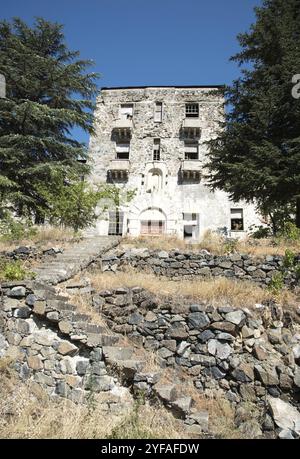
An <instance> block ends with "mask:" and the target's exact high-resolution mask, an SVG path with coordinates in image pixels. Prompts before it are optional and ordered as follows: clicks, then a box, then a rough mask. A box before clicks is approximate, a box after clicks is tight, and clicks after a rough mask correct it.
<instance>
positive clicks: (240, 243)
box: [121, 230, 300, 257]
mask: <svg viewBox="0 0 300 459" xmlns="http://www.w3.org/2000/svg"><path fill="white" fill-rule="evenodd" d="M121 245H122V246H123V245H125V246H127V247H141V248H142V247H143V248H148V249H150V250H167V251H169V250H173V249H179V250H183V251H191V252H199V250H202V249H205V250H208V251H209V252H211V253H213V254H214V255H226V254H229V253H232V252H238V253H244V254H248V255H253V256H256V257H263V256H266V255H284V254H285V251H286V249H290V250H293V251H294V252H296V253H297V252H300V241H290V242H287V241H284V240H280V239H272V238H269V239H254V238H251V237H249V236H245V237H244V238H243V239H239V240H236V242H235V241H233V242H228V241H226V239H224V238H223V237H222V236H220V235H218V234H216V233H214V232H212V231H210V230H208V231H206V233H205V234H204V236H203V238H202V239H201V241H200V242H199V243H198V244H189V243H187V242H185V241H184V240H182V239H178V238H176V237H174V236H156V237H138V238H124V239H123V240H122V244H121Z"/></svg>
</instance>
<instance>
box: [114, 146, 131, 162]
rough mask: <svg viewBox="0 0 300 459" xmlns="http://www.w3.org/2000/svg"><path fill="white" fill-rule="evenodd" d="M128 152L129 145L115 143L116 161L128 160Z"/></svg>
mask: <svg viewBox="0 0 300 459" xmlns="http://www.w3.org/2000/svg"><path fill="white" fill-rule="evenodd" d="M129 150H130V143H129V142H126V143H121V142H117V143H116V158H117V159H129Z"/></svg>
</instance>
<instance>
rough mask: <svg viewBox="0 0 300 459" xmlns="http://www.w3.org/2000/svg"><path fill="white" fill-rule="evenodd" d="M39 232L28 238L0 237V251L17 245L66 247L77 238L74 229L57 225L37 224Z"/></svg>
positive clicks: (11, 248)
mask: <svg viewBox="0 0 300 459" xmlns="http://www.w3.org/2000/svg"><path fill="white" fill-rule="evenodd" d="M35 228H36V230H37V234H35V235H33V236H31V237H30V238H28V239H20V240H17V241H6V240H5V241H4V240H1V239H0V252H4V251H9V250H13V249H14V248H15V247H16V246H22V245H24V246H30V245H37V246H40V247H42V248H45V249H47V248H49V247H53V246H55V245H57V244H59V246H63V247H66V246H68V245H69V244H70V243H71V242H72V241H74V239H75V235H74V231H73V230H71V229H68V228H60V227H56V226H36V227H35Z"/></svg>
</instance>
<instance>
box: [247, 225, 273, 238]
mask: <svg viewBox="0 0 300 459" xmlns="http://www.w3.org/2000/svg"><path fill="white" fill-rule="evenodd" d="M255 228H257V229H256V230H255V231H253V233H251V237H253V238H254V239H265V238H268V237H270V236H271V235H272V232H271V230H270V228H269V227H264V226H259V227H257V226H256V227H255Z"/></svg>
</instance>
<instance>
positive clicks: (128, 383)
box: [0, 281, 300, 438]
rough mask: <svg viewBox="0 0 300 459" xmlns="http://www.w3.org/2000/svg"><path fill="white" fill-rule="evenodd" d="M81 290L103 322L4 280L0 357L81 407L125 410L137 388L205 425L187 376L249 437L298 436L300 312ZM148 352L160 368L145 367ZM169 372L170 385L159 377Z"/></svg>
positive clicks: (48, 292)
mask: <svg viewBox="0 0 300 459" xmlns="http://www.w3.org/2000/svg"><path fill="white" fill-rule="evenodd" d="M74 285H75V284H74V282H73V284H72V288H74ZM78 288H79V290H80V286H79V287H78ZM84 288H86V287H84ZM86 295H87V296H86V301H87V302H88V301H89V299H90V300H91V301H92V305H93V307H94V308H95V310H96V311H97V312H98V313H99V314H100V315H101V317H102V319H105V320H104V321H103V325H98V324H97V323H95V321H93V320H92V319H91V316H90V315H89V314H82V313H80V312H78V311H77V307H76V306H75V305H72V304H70V302H69V301H68V300H67V298H66V297H65V296H61V295H58V293H57V292H56V290H55V289H54V288H53V287H50V286H45V285H42V284H38V283H37V282H33V281H32V282H26V283H25V282H24V283H7V284H2V287H1V308H0V357H1V358H3V357H5V358H8V359H11V360H12V365H13V366H14V368H15V370H16V371H17V372H18V374H19V375H20V377H21V378H22V379H24V380H29V381H30V382H31V383H33V384H38V385H41V386H42V387H43V388H44V389H46V391H47V392H48V394H49V395H51V396H52V397H66V398H68V399H70V400H72V401H74V402H75V403H81V402H83V403H85V402H86V401H87V400H88V399H89V395H90V394H91V393H93V394H97V396H98V395H99V396H101V397H102V403H103V408H104V409H105V410H107V411H109V412H112V413H119V412H123V410H126V409H129V407H130V406H132V401H133V398H132V395H133V394H135V392H136V391H138V392H143V393H144V394H145V395H146V396H147V397H149V399H159V400H160V401H161V402H162V403H163V404H165V406H166V407H168V408H170V409H171V410H172V412H173V413H174V414H175V416H176V417H180V418H181V419H182V420H183V421H182V422H183V427H184V428H185V429H187V431H189V432H191V433H192V434H197V435H200V434H203V432H208V431H209V428H208V413H207V412H206V411H203V410H199V408H197V405H196V404H195V402H194V400H193V398H192V397H191V396H190V395H187V394H186V393H185V392H184V389H185V384H187V383H188V382H189V381H192V382H193V384H194V387H195V389H196V391H197V392H198V393H199V394H202V395H203V396H205V397H209V398H226V399H228V400H229V402H230V403H231V405H232V407H233V408H234V410H235V423H236V425H237V426H238V427H239V429H240V430H241V432H242V433H243V434H244V435H245V436H246V437H247V438H249V437H272V438H273V437H274V436H279V437H282V438H296V437H297V436H299V435H300V428H299V425H300V413H299V411H297V407H298V408H299V399H300V397H299V396H300V366H299V364H300V326H299V323H300V311H299V310H298V311H285V312H283V311H282V309H281V308H280V307H279V306H278V305H276V304H269V305H259V306H258V307H257V308H256V310H254V311H250V310H248V309H241V308H240V309H233V308H230V307H228V306H226V307H225V306H223V307H212V306H211V305H209V304H192V303H191V301H188V299H185V300H183V299H180V298H178V299H177V300H174V299H172V298H164V299H159V298H155V297H153V295H152V294H150V293H149V292H147V291H146V290H144V289H142V288H140V287H135V288H131V289H126V288H119V289H116V290H112V291H102V292H93V291H92V292H88V291H86ZM105 322H106V324H105ZM122 334H123V335H126V337H127V338H129V341H130V342H132V343H133V344H134V345H133V344H132V345H130V343H129V344H128V342H127V341H122ZM126 343H127V344H126ZM134 347H135V348H136V349H138V353H137V352H136V351H135V350H134ZM142 348H143V349H144V351H143V352H144V354H141V352H140V351H141V349H142ZM148 351H151V352H154V353H155V354H156V355H157V358H158V362H159V367H158V368H160V369H158V370H155V371H154V370H153V371H149V370H148V369H147V365H146V364H145V360H146V359H147V357H146V356H147V353H148ZM167 369H169V370H171V371H173V374H174V380H173V382H172V383H171V382H167V383H166V382H164V371H165V370H167ZM178 375H180V378H179V376H178ZM178 380H179V381H181V383H180V384H178ZM184 381H185V383H184ZM176 384H177V385H176Z"/></svg>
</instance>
